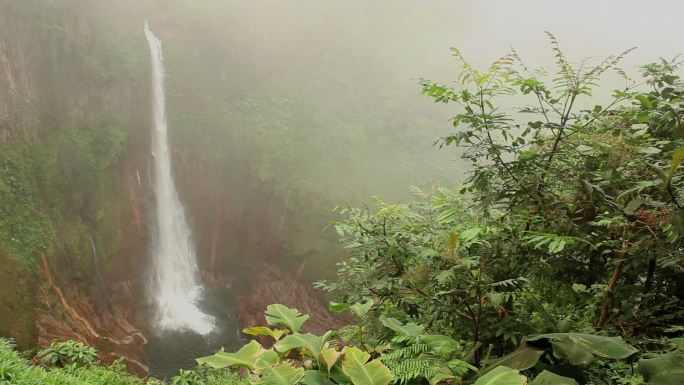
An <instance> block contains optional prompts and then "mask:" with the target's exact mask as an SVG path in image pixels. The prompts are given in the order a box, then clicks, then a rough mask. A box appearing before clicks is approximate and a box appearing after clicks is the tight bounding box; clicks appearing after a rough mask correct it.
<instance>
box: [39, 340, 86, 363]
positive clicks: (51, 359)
mask: <svg viewBox="0 0 684 385" xmlns="http://www.w3.org/2000/svg"><path fill="white" fill-rule="evenodd" d="M38 358H39V359H40V361H41V362H43V363H45V364H48V365H51V366H58V367H61V368H66V367H70V368H74V367H84V366H89V365H92V364H94V363H95V361H96V360H97V351H96V350H95V349H94V348H91V347H90V346H87V345H84V344H83V343H82V342H78V341H73V340H69V341H64V342H57V341H55V342H53V343H51V344H50V347H48V348H45V349H43V350H41V351H40V352H39V353H38Z"/></svg>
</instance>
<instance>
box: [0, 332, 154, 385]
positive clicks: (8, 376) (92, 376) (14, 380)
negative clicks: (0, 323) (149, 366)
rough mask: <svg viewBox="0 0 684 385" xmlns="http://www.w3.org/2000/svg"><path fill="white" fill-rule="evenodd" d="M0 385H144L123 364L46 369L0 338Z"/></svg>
mask: <svg viewBox="0 0 684 385" xmlns="http://www.w3.org/2000/svg"><path fill="white" fill-rule="evenodd" d="M0 384H3V385H5V384H7V385H10V384H11V385H44V384H50V385H82V384H90V385H142V384H143V381H142V380H140V379H138V378H136V377H134V376H132V375H129V374H127V373H125V370H124V366H123V364H120V363H119V364H114V365H111V366H97V365H89V366H85V367H70V368H57V367H56V368H52V369H45V368H43V367H41V366H34V365H31V363H30V362H29V361H28V360H26V359H25V358H23V357H21V356H20V355H19V354H18V353H17V352H16V351H15V350H14V349H13V344H12V343H11V342H10V341H9V340H7V339H2V338H0Z"/></svg>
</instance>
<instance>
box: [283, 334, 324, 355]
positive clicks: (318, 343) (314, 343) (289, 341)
mask: <svg viewBox="0 0 684 385" xmlns="http://www.w3.org/2000/svg"><path fill="white" fill-rule="evenodd" d="M324 338H325V336H323V337H320V336H317V335H314V334H311V333H306V334H302V333H294V334H291V335H289V336H286V337H285V338H283V339H282V340H280V341H278V342H277V343H276V344H275V345H273V347H274V348H275V350H277V351H279V352H281V353H287V352H289V351H290V350H293V349H306V350H307V351H308V352H309V355H311V356H312V357H318V355H319V354H320V353H321V349H323V343H325V339H324Z"/></svg>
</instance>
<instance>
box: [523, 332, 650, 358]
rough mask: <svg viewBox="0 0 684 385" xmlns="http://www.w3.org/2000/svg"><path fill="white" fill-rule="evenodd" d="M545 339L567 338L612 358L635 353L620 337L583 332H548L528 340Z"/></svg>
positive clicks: (594, 352) (601, 355)
mask: <svg viewBox="0 0 684 385" xmlns="http://www.w3.org/2000/svg"><path fill="white" fill-rule="evenodd" d="M541 339H547V340H550V341H563V340H568V341H570V342H572V343H575V344H579V345H581V346H582V347H584V348H586V349H587V350H589V351H590V352H591V353H593V354H594V355H596V356H599V357H602V358H608V359H612V360H621V359H624V358H627V357H629V356H631V355H632V354H634V353H636V352H637V350H636V349H634V347H633V346H631V345H629V344H627V343H625V342H624V341H623V340H622V338H620V337H605V336H597V335H594V334H585V333H549V334H540V335H538V336H533V337H529V338H528V339H527V340H528V341H537V340H541Z"/></svg>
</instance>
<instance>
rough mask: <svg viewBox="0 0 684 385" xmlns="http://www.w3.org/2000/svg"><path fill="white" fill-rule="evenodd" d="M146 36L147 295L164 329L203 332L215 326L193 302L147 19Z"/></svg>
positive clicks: (158, 60)
mask: <svg viewBox="0 0 684 385" xmlns="http://www.w3.org/2000/svg"><path fill="white" fill-rule="evenodd" d="M145 37H146V38H147V42H148V43H149V46H150V57H151V61H152V110H153V120H154V127H153V129H152V156H153V158H154V196H155V200H156V228H154V230H155V231H156V236H153V237H152V240H153V243H152V263H153V279H152V282H151V286H150V293H151V295H152V298H153V300H154V302H155V303H156V306H157V312H158V326H159V327H160V328H161V329H162V330H177V331H181V330H191V331H194V332H196V333H199V334H202V335H205V334H209V333H210V332H211V331H212V330H213V329H214V318H213V317H211V316H209V315H207V314H205V313H204V312H202V310H200V308H199V307H198V306H197V303H198V301H199V300H200V299H201V295H202V289H203V288H202V285H201V283H200V280H199V271H198V268H197V258H196V256H195V247H194V244H193V241H192V233H191V231H190V227H189V226H188V223H187V220H186V218H185V211H184V209H183V205H182V204H181V201H180V198H179V197H178V192H177V191H176V186H175V183H174V180H173V175H172V170H171V157H170V154H169V142H168V137H167V122H166V101H165V94H164V92H165V91H164V58H163V55H162V44H161V41H160V40H159V38H157V36H155V35H154V33H152V31H150V29H149V26H148V24H147V21H146V22H145Z"/></svg>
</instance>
